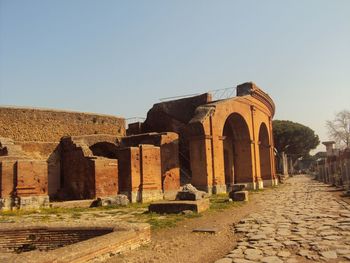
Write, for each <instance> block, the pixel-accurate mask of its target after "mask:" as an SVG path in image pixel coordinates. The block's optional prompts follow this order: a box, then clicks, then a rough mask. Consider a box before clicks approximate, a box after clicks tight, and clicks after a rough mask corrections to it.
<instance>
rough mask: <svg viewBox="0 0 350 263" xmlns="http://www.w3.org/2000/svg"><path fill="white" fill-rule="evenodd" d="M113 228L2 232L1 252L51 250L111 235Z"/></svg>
mask: <svg viewBox="0 0 350 263" xmlns="http://www.w3.org/2000/svg"><path fill="white" fill-rule="evenodd" d="M112 231H113V228H84V227H81V228H71V229H65V228H47V227H32V228H28V229H14V230H1V231H0V252H12V251H15V252H25V251H29V250H33V249H39V250H50V249H56V248H59V247H63V246H66V245H70V244H73V243H77V242H80V241H83V240H87V239H90V238H93V237H97V236H101V235H105V234H108V233H111V232H112Z"/></svg>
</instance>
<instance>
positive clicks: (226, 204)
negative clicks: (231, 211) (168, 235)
mask: <svg viewBox="0 0 350 263" xmlns="http://www.w3.org/2000/svg"><path fill="white" fill-rule="evenodd" d="M243 203H244V202H230V201H229V196H228V194H227V193H226V194H217V195H212V196H211V197H210V210H211V211H222V210H225V209H228V208H231V207H237V206H241V205H242V204H243Z"/></svg>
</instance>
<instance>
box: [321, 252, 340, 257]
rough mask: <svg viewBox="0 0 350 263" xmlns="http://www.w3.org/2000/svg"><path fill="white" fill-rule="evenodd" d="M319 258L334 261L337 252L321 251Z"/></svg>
mask: <svg viewBox="0 0 350 263" xmlns="http://www.w3.org/2000/svg"><path fill="white" fill-rule="evenodd" d="M319 254H320V256H322V257H324V258H326V259H336V258H338V256H337V252H335V251H323V252H320V253H319Z"/></svg>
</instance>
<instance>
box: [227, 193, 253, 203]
mask: <svg viewBox="0 0 350 263" xmlns="http://www.w3.org/2000/svg"><path fill="white" fill-rule="evenodd" d="M229 195H230V198H232V199H233V201H248V200H249V197H248V191H238V192H230V194H229Z"/></svg>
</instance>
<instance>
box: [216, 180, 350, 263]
mask: <svg viewBox="0 0 350 263" xmlns="http://www.w3.org/2000/svg"><path fill="white" fill-rule="evenodd" d="M332 189H333V188H331V187H328V186H327V185H325V184H322V183H318V182H316V181H313V180H311V179H310V178H309V177H307V176H296V177H293V178H291V179H289V180H288V181H287V183H286V185H284V186H283V187H281V189H279V190H278V191H274V192H273V193H271V198H269V201H267V202H266V201H265V203H264V206H265V207H266V208H265V209H264V210H262V211H261V212H259V213H254V214H251V215H250V216H249V217H247V218H245V219H243V220H241V221H240V222H239V224H237V225H236V226H235V232H236V234H237V235H241V236H242V237H241V238H239V241H238V243H237V246H236V248H235V249H234V250H232V251H231V252H230V254H228V255H226V257H225V258H223V259H220V260H217V261H216V262H215V263H232V262H233V263H252V262H264V263H282V262H288V263H294V262H325V261H327V262H350V205H349V204H347V203H346V202H344V201H341V200H340V199H339V198H337V197H336V195H335V194H334V193H332V192H331V191H332Z"/></svg>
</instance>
